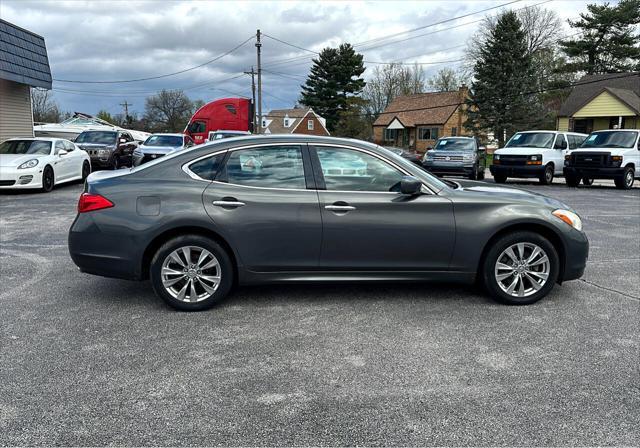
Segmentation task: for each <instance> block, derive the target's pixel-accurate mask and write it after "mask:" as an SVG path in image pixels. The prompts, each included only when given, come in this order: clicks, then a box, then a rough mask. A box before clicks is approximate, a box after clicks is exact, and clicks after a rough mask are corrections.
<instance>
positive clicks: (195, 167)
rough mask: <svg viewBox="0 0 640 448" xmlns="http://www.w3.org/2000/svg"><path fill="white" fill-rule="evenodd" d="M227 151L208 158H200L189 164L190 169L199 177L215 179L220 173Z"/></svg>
mask: <svg viewBox="0 0 640 448" xmlns="http://www.w3.org/2000/svg"><path fill="white" fill-rule="evenodd" d="M224 155H225V153H222V154H216V155H213V156H211V157H207V158H206V159H202V160H198V161H197V162H194V163H192V164H191V165H189V170H191V172H192V173H193V174H195V175H197V176H198V177H200V178H202V179H205V180H213V179H215V178H216V174H218V170H219V169H220V165H221V164H222V161H223V160H224Z"/></svg>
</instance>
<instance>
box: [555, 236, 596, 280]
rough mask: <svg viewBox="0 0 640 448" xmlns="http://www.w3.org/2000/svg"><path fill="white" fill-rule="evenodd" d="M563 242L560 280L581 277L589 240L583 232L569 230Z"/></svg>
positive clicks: (587, 253) (586, 257)
mask: <svg viewBox="0 0 640 448" xmlns="http://www.w3.org/2000/svg"><path fill="white" fill-rule="evenodd" d="M564 243H565V250H566V253H565V263H564V272H563V275H562V278H561V279H560V281H561V282H563V281H569V280H576V279H578V278H580V277H582V275H583V274H584V270H585V268H586V266H587V259H588V258H589V240H588V239H587V235H585V233H584V232H578V231H577V230H573V229H572V230H570V231H569V232H568V234H567V235H566V237H565V239H564Z"/></svg>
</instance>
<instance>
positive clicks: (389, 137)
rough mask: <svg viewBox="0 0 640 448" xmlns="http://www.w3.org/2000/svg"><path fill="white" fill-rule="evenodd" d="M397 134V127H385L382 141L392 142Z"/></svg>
mask: <svg viewBox="0 0 640 448" xmlns="http://www.w3.org/2000/svg"><path fill="white" fill-rule="evenodd" d="M397 135H398V130H397V129H385V130H384V135H383V138H384V141H386V142H392V141H394V140H395V139H396V137H397Z"/></svg>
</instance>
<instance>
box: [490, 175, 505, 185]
mask: <svg viewBox="0 0 640 448" xmlns="http://www.w3.org/2000/svg"><path fill="white" fill-rule="evenodd" d="M493 180H494V181H495V183H497V184H503V183H505V182H506V181H507V176H505V175H503V174H496V175H495V176H493Z"/></svg>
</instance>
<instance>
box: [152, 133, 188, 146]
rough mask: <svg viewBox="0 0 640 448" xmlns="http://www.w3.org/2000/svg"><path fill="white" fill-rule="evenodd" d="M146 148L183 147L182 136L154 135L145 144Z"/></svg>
mask: <svg viewBox="0 0 640 448" xmlns="http://www.w3.org/2000/svg"><path fill="white" fill-rule="evenodd" d="M144 145H145V146H172V147H177V146H182V136H181V135H152V136H151V137H149V138H148V139H146V140H145V142H144Z"/></svg>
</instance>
